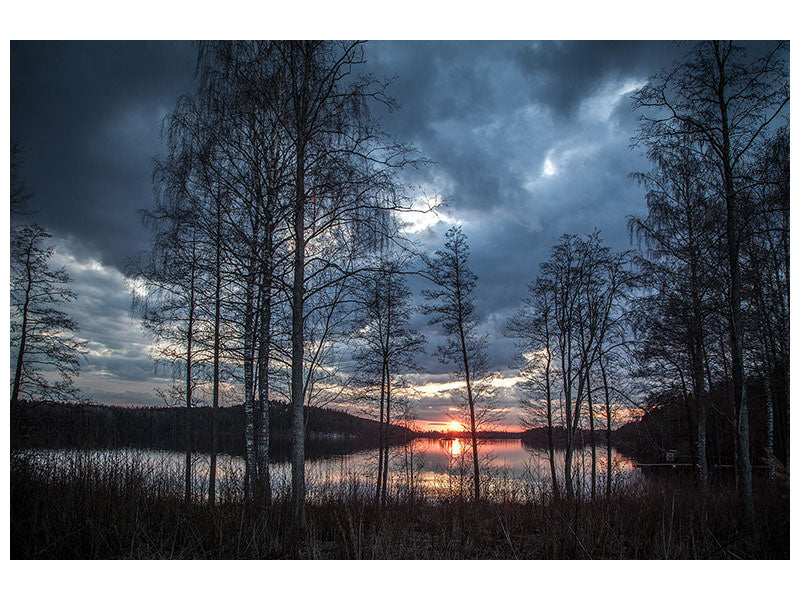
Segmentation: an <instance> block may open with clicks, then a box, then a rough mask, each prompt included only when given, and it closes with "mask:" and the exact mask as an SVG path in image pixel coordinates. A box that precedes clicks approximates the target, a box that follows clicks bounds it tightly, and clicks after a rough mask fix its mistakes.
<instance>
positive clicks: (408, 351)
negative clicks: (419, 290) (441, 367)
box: [352, 258, 425, 506]
mask: <svg viewBox="0 0 800 600" xmlns="http://www.w3.org/2000/svg"><path fill="white" fill-rule="evenodd" d="M404 270H405V266H404V264H403V262H402V261H401V260H398V259H397V258H395V259H382V260H381V262H380V264H379V265H378V266H377V267H376V269H375V270H374V271H372V272H365V273H364V274H363V275H362V276H361V278H360V279H361V282H360V285H359V289H358V292H357V296H358V298H359V300H360V305H361V310H360V311H359V315H358V318H357V324H356V327H355V329H354V333H353V338H352V341H354V342H356V344H357V347H356V349H355V351H354V352H353V358H354V359H355V361H356V365H357V368H358V370H359V372H360V374H361V382H360V383H361V386H359V387H362V388H365V390H366V391H370V390H374V389H375V388H376V387H379V388H380V392H379V401H378V404H379V417H378V418H379V424H380V433H379V438H380V439H379V456H378V477H377V485H376V494H375V499H376V502H378V501H379V502H380V505H381V506H384V505H385V504H386V488H387V479H388V466H389V464H388V463H389V446H390V435H391V427H392V402H393V398H394V396H393V392H394V391H395V389H396V387H397V386H398V378H399V377H401V376H402V375H403V374H404V373H408V372H410V371H411V370H414V369H415V368H416V363H415V360H414V358H415V355H416V354H417V353H418V352H420V351H421V350H422V348H423V344H424V339H425V338H424V337H423V336H422V335H420V334H419V333H417V332H416V331H414V330H412V329H411V328H410V327H409V325H408V322H409V320H410V318H411V311H412V308H411V300H412V295H411V291H410V290H409V289H408V286H407V285H406V284H405V281H404V279H403V271H404ZM378 379H380V385H377V380H378ZM367 395H369V396H371V395H372V394H367ZM398 414H400V413H399V412H398Z"/></svg>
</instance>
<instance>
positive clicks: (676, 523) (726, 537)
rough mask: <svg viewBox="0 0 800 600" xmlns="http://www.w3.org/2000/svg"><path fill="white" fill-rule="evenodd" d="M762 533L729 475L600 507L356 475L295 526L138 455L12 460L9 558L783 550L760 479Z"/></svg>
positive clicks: (652, 554)
mask: <svg viewBox="0 0 800 600" xmlns="http://www.w3.org/2000/svg"><path fill="white" fill-rule="evenodd" d="M756 482H757V485H756V490H755V491H756V501H757V507H758V511H757V531H758V533H757V534H756V535H754V536H747V535H745V534H744V533H743V531H745V529H744V528H743V527H741V523H739V521H738V520H737V516H736V515H737V513H738V511H737V510H736V498H737V497H736V494H735V493H734V490H733V489H731V488H732V485H733V484H732V482H715V483H712V485H711V486H710V488H709V490H708V492H707V493H702V494H701V493H700V492H699V491H698V489H697V487H696V485H695V484H694V483H693V481H692V480H691V479H690V478H687V479H685V480H682V479H680V478H675V477H669V478H667V479H659V478H650V479H648V480H647V481H646V483H645V484H644V485H642V486H638V487H636V488H628V489H625V488H623V489H620V490H618V492H617V493H615V495H614V496H612V498H611V499H605V498H599V499H597V500H596V501H595V502H592V503H589V502H582V501H575V502H567V501H561V502H554V501H551V500H549V499H548V498H547V496H543V497H541V498H540V499H539V500H526V501H514V502H511V501H504V500H503V499H501V498H497V499H490V500H496V501H482V502H480V503H478V504H474V503H472V502H461V501H458V500H457V499H455V498H451V499H448V498H447V497H444V498H438V499H436V501H431V498H425V497H424V496H416V497H414V498H413V499H410V498H407V497H405V499H403V498H404V497H403V496H400V495H397V494H390V496H389V498H388V499H387V504H386V506H385V508H383V509H382V510H379V508H378V507H377V506H376V505H375V504H374V502H373V501H372V500H371V497H370V495H369V494H367V493H365V490H363V489H360V488H359V485H358V484H357V483H352V484H345V485H342V486H340V487H337V488H335V489H330V490H329V491H328V492H327V493H324V494H322V495H320V496H318V500H316V501H315V502H313V503H310V504H308V506H307V512H306V516H307V521H306V527H305V529H304V530H303V532H302V533H300V534H296V533H294V529H293V528H292V526H291V505H290V499H289V497H288V496H285V495H280V494H278V495H276V496H275V500H274V502H273V503H272V505H271V506H270V507H269V509H267V508H265V507H261V506H257V505H255V504H254V503H243V502H242V501H241V500H240V499H239V498H237V497H235V496H234V495H228V496H227V497H226V495H225V493H224V492H223V493H222V494H221V497H220V499H219V501H218V502H217V504H216V506H208V505H206V504H200V503H190V504H188V505H187V504H185V503H184V501H183V496H182V494H181V493H180V491H178V492H175V491H174V487H172V486H171V482H170V481H169V480H168V479H167V478H166V476H164V475H163V474H161V473H156V472H151V471H148V468H147V467H146V466H144V464H143V463H137V462H136V461H135V460H133V461H131V460H123V461H121V462H120V463H119V464H118V465H111V464H107V463H106V464H101V463H100V462H93V461H91V460H76V461H75V462H73V463H71V464H70V465H69V466H68V467H67V468H64V465H61V468H56V465H55V464H54V463H47V462H41V461H39V462H36V461H34V460H32V459H30V458H26V457H24V456H22V455H18V456H14V457H12V461H11V558H13V559H44V558H58V559H96V558H132V559H167V558H179V559H193V558H198V559H217V558H252V559H270V558H274V559H278V558H309V559H311V558H330V559H345V558H362V559H390V558H391V559H438V558H442V559H458V558H486V559H509V558H518V559H565V558H570V559H571V558H576V559H577V558H587V559H588V558H595V559H596V558H609V559H610V558H632V559H656V558H661V559H663V558H668V559H689V558H713V559H722V558H734V559H736V558H744V559H749V558H758V559H765V558H788V557H789V529H788V527H786V523H787V522H788V517H789V508H788V488H786V487H784V484H783V483H781V482H778V484H777V485H776V486H775V487H773V488H770V487H769V486H768V484H767V481H766V480H765V479H760V478H757V479H756Z"/></svg>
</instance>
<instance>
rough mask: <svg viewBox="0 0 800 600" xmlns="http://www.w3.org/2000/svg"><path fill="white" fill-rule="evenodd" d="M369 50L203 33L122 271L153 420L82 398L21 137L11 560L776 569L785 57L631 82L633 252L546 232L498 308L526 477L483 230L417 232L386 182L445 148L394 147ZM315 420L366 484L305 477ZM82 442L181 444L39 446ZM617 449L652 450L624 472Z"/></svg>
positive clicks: (723, 57) (319, 451) (785, 501)
mask: <svg viewBox="0 0 800 600" xmlns="http://www.w3.org/2000/svg"><path fill="white" fill-rule="evenodd" d="M365 48H366V45H365V44H364V43H362V42H340V41H336V42H331V41H297V42H289V41H260V42H238V41H237V42H202V43H198V44H196V45H195V49H196V65H197V66H196V77H195V83H196V89H195V90H194V92H193V93H191V94H189V95H185V96H182V97H180V98H178V99H177V101H176V103H175V105H174V108H173V109H172V110H171V112H170V113H169V114H168V116H167V117H166V119H165V121H164V128H163V141H164V147H165V154H164V155H163V156H162V157H160V158H159V159H158V160H157V161H156V162H155V166H154V172H153V180H154V189H155V193H154V199H153V202H152V206H151V208H150V209H149V210H146V211H144V212H143V214H142V222H143V225H144V226H145V227H146V228H147V230H148V231H149V233H150V239H151V246H150V249H149V251H148V252H146V253H144V254H142V255H140V256H136V257H134V258H133V259H132V260H131V262H130V266H129V269H128V272H127V273H126V274H125V276H126V277H127V278H128V280H129V281H130V282H132V283H131V312H132V315H133V316H134V317H135V318H136V319H137V321H138V322H139V323H140V324H141V325H142V327H143V328H144V329H145V330H146V331H147V332H148V334H149V335H150V336H151V337H152V339H153V340H154V342H153V348H154V351H153V353H154V356H153V358H154V361H155V364H156V368H157V369H158V370H159V372H160V373H161V374H162V375H163V377H165V378H167V379H169V381H170V384H169V385H168V386H164V387H161V388H160V389H159V393H160V395H161V398H162V400H163V402H164V405H165V407H164V408H139V409H135V410H134V409H112V408H111V407H102V408H101V407H97V406H93V405H91V404H86V403H82V402H81V401H83V400H86V398H84V397H83V395H82V394H81V392H80V391H79V390H78V389H77V386H76V385H75V379H76V378H77V377H78V374H79V373H80V365H81V361H82V360H83V356H84V355H85V354H86V353H87V351H88V350H89V347H88V346H87V341H86V340H84V339H82V338H81V337H80V335H79V329H78V325H77V323H76V322H75V320H74V319H73V318H72V317H71V316H70V315H69V312H68V310H67V308H68V306H69V304H70V302H72V300H74V298H75V292H74V291H73V290H72V289H71V287H70V276H69V274H68V273H67V271H66V270H64V269H62V268H60V267H58V266H54V265H53V264H52V257H53V252H54V249H53V246H52V245H50V243H49V241H48V240H49V237H50V234H49V233H48V231H46V230H45V229H44V228H42V227H40V226H38V225H36V224H35V223H34V222H33V217H32V213H31V212H30V210H29V205H30V204H31V203H32V200H31V194H29V193H28V192H27V189H26V186H25V183H24V182H23V181H22V180H21V177H19V176H18V169H17V167H18V165H19V163H20V162H21V161H22V157H23V151H22V149H21V148H17V147H16V146H13V147H12V152H11V160H12V162H11V173H12V182H11V213H12V222H11V363H12V365H11V367H12V368H11V379H12V381H11V395H10V411H11V417H12V419H11V430H12V453H11V556H12V558H261V559H264V558H304V559H309V558H376V559H377V558H495V559H497V558H503V559H505V558H526V559H542V558H615V559H616V558H647V559H650V558H662V559H674V558H683V559H686V558H744V559H754V558H757V559H764V558H788V557H789V527H788V523H789V437H790V430H789V197H790V196H789V112H788V107H789V75H788V44H785V43H775V44H772V47H771V50H769V52H767V53H766V54H761V55H752V53H751V52H750V50H749V49H748V48H745V47H741V46H739V45H737V44H734V43H732V42H718V41H709V42H699V43H697V44H694V45H691V46H690V47H687V48H686V52H685V55H684V57H683V58H682V60H681V61H680V62H677V63H675V64H674V65H672V66H671V67H669V68H667V69H665V70H663V71H660V72H658V73H655V74H652V76H651V77H650V78H649V79H648V80H647V82H646V83H644V84H643V85H642V86H641V87H639V88H638V89H636V90H635V91H633V92H632V94H631V95H630V102H631V103H632V106H633V110H634V111H635V113H636V114H637V116H638V119H639V126H638V128H637V130H636V134H635V136H634V138H633V139H632V140H631V144H632V147H633V148H634V149H635V150H636V151H639V152H642V153H644V154H646V156H647V159H648V161H649V165H650V169H649V170H647V171H644V172H634V173H630V177H631V178H632V179H633V180H634V181H635V182H636V184H637V185H638V186H639V189H640V190H641V196H642V198H643V203H642V212H641V214H639V215H619V219H624V220H625V223H626V225H627V228H628V231H629V233H630V244H629V246H630V248H629V249H627V250H619V249H618V248H617V247H616V246H614V245H612V244H607V243H606V242H605V241H604V239H603V237H602V235H601V233H600V232H599V231H590V232H573V231H563V232H559V233H560V234H561V237H560V238H559V240H558V243H557V244H556V245H554V246H553V247H552V248H551V249H550V252H549V255H548V257H547V259H546V260H545V261H544V262H542V263H541V265H540V266H539V269H538V275H537V276H536V277H535V278H534V280H533V281H531V282H530V284H529V286H528V293H527V295H526V296H525V297H524V298H522V299H520V300H521V302H520V305H519V309H518V310H517V311H516V313H515V314H513V315H511V316H510V317H509V318H508V319H507V322H506V323H504V324H503V331H504V336H505V338H507V339H508V340H511V341H513V343H514V345H515V348H516V354H515V358H514V364H513V365H508V366H509V367H510V368H513V369H514V372H515V377H516V378H518V382H519V383H518V384H517V386H518V389H519V390H521V394H522V395H521V399H520V401H519V406H517V407H516V409H517V410H519V413H520V415H521V418H520V427H521V428H523V429H524V431H523V432H522V433H521V434H519V435H520V436H521V438H522V441H523V442H525V444H528V445H530V446H535V447H536V448H539V449H540V450H541V453H540V454H536V455H535V456H537V457H541V470H542V475H541V477H540V479H537V481H538V482H539V484H537V485H538V487H537V488H536V490H535V493H534V492H533V491H530V492H528V491H524V490H523V489H522V488H521V487H520V488H519V489H513V490H511V489H510V488H511V487H513V486H511V485H510V484H509V486H507V487H505V488H504V487H503V485H504V484H503V482H502V481H501V480H502V474H501V472H500V469H498V468H497V467H496V466H495V465H493V464H492V462H491V460H490V459H489V458H488V457H487V452H488V450H486V449H488V448H491V447H492V446H491V445H489V444H488V443H487V438H489V437H490V433H491V432H495V433H497V436H496V437H498V438H500V437H502V436H503V435H506V434H507V432H502V431H500V430H502V427H500V426H498V422H499V420H500V418H501V416H502V414H503V411H504V410H507V409H505V408H503V407H502V406H501V404H500V401H499V398H498V395H497V390H498V388H499V387H500V386H499V385H498V384H497V378H498V372H497V370H496V368H495V367H494V362H493V361H492V352H493V343H494V340H493V339H492V338H491V337H490V336H489V335H488V334H487V331H488V330H487V324H486V322H485V319H484V315H483V314H481V312H480V310H479V308H480V307H479V305H478V304H477V303H476V300H475V298H476V289H477V288H478V286H480V281H479V280H478V278H477V276H476V274H475V272H474V270H473V266H472V262H471V261H472V254H471V248H470V240H469V239H468V236H467V233H465V229H464V228H463V227H461V226H460V225H458V224H454V225H452V226H451V227H450V228H449V229H448V230H447V231H446V233H445V235H444V238H443V239H441V240H440V241H439V243H438V250H435V251H433V252H426V251H424V249H423V247H422V245H421V244H420V243H419V242H418V240H416V239H415V238H414V236H413V234H412V233H411V232H410V231H409V228H408V227H407V226H406V225H407V222H408V220H407V219H408V218H409V215H416V216H424V215H430V214H434V213H436V211H437V210H438V209H440V208H441V207H440V206H439V202H440V200H439V199H437V198H425V199H424V201H423V202H420V198H419V196H417V195H415V194H414V192H413V190H411V189H409V186H408V185H407V184H406V182H405V180H404V178H403V177H404V174H406V173H408V172H409V171H413V170H415V169H418V168H420V167H421V166H423V165H426V166H428V165H431V164H432V163H433V161H432V160H431V159H429V158H427V157H425V156H422V155H421V153H420V152H419V151H418V150H416V149H415V148H414V147H412V146H411V145H408V144H406V143H404V142H402V141H399V140H397V139H395V138H394V136H390V135H389V134H387V133H385V131H384V129H383V126H382V123H381V121H380V119H379V118H378V117H377V116H376V115H377V114H378V113H380V114H383V113H384V112H385V111H390V110H395V109H396V108H397V107H396V106H395V101H394V100H393V98H392V96H391V86H390V84H391V82H390V81H384V80H381V79H378V78H375V77H372V76H370V75H368V74H367V70H366V67H367V66H368V65H367V59H366V56H367V54H366V50H365ZM408 118H413V115H408ZM626 175H627V174H626ZM420 295H421V297H422V300H423V302H422V304H421V305H418V304H417V300H418V296H420ZM420 322H425V323H426V326H425V327H424V328H419V327H418V326H417V324H418V323H420ZM431 339H432V340H434V342H435V343H436V346H437V349H436V352H435V355H436V357H437V358H438V359H439V360H440V361H441V364H443V365H446V368H447V370H448V372H449V374H450V376H451V381H453V382H455V383H454V386H455V387H456V389H457V393H456V396H457V398H458V402H459V406H458V412H457V413H455V417H456V420H455V423H456V425H457V426H458V428H457V430H456V431H454V432H451V433H450V438H458V439H459V440H464V441H463V451H462V450H459V451H458V452H459V454H458V456H459V460H460V461H461V462H460V465H459V469H460V470H459V471H458V475H457V477H458V485H457V486H455V487H454V484H453V483H452V481H455V479H454V478H455V477H456V475H455V474H450V475H449V476H450V477H451V481H450V483H448V486H449V487H447V488H446V490H445V487H443V486H444V484H441V485H439V484H437V485H439V487H436V488H433V487H427V488H426V487H424V485H423V484H424V478H423V477H421V476H420V475H419V473H421V471H419V469H421V468H422V465H421V464H420V461H421V458H420V457H417V458H416V460H417V463H415V462H414V460H415V456H414V452H416V450H414V448H415V446H413V444H412V443H411V441H412V439H413V438H414V437H415V436H418V435H419V436H422V434H424V431H422V429H423V428H421V427H418V426H417V416H416V415H417V411H418V410H419V409H420V407H419V406H418V404H419V403H418V402H417V399H418V393H417V391H416V389H415V385H414V381H415V379H414V376H415V374H418V373H420V372H421V371H422V369H423V367H421V366H420V364H419V363H420V356H421V355H422V353H423V351H424V349H425V347H426V345H427V344H428V341H429V340H431ZM76 407H80V409H77V408H76ZM167 407H169V408H167ZM59 430H61V431H60V432H59ZM75 431H80V432H82V433H80V435H73V434H74V432H75ZM70 432H73V433H70ZM120 432H125V433H120ZM331 432H336V433H337V434H346V437H348V439H350V442H351V448H350V450H349V451H355V450H356V449H357V450H364V451H365V452H367V451H369V452H370V453H371V454H370V455H369V456H370V457H371V458H370V459H369V460H370V461H371V462H370V470H369V472H368V475H367V476H366V477H367V479H366V482H365V480H362V479H359V480H355V479H353V480H351V481H349V483H347V484H346V485H343V486H340V487H337V488H336V489H335V490H333V489H331V490H329V491H328V492H326V493H320V492H319V491H314V493H313V494H312V493H311V492H310V489H311V485H312V484H311V483H310V481H311V479H312V478H311V477H310V476H309V472H308V470H309V469H311V467H310V466H309V465H310V464H312V462H313V460H315V459H316V458H318V457H319V456H333V455H338V454H347V452H348V451H344V450H336V449H333V448H332V447H328V446H326V445H325V443H326V442H325V436H326V435H328V434H330V433H331ZM429 435H430V437H431V438H432V439H434V438H435V439H439V438H442V437H447V435H446V434H429ZM512 437H516V434H514V436H512ZM74 438H80V439H74ZM112 438H113V439H114V441H113V442H108V440H109V439H112ZM34 439H35V441H32V440H34ZM431 443H433V442H431ZM81 444H83V445H85V446H86V447H89V448H102V447H108V446H112V447H118V448H126V447H142V448H169V449H171V450H175V451H178V452H181V453H183V454H182V456H185V462H184V463H183V464H184V467H183V469H184V471H183V481H181V482H180V484H179V485H177V487H176V486H175V485H174V482H173V483H170V482H169V481H168V480H167V478H166V477H161V476H160V475H159V474H158V472H156V471H154V470H153V469H152V467H150V466H148V464H147V463H146V462H142V459H141V457H136V456H132V457H127V458H126V456H125V455H124V454H122V455H119V456H118V457H117V458H114V459H109V458H101V457H100V455H99V454H98V455H96V456H95V455H92V454H91V453H89V454H86V455H84V454H75V455H69V456H72V457H73V458H70V459H69V461H67V460H66V459H64V464H59V460H61V459H58V458H57V457H55V458H53V457H51V458H47V457H46V456H45V455H42V454H37V453H36V452H34V451H32V449H34V448H42V447H45V448H46V447H52V448H63V447H69V448H75V447H79V446H81ZM320 444H321V445H320ZM459 444H461V442H459ZM401 447H402V448H404V449H403V450H400V448H401ZM448 447H449V446H448ZM500 447H501V446H497V448H500ZM459 448H462V445H459ZM482 449H483V450H482ZM617 450H620V451H624V452H627V453H629V454H630V456H632V457H633V460H635V461H637V462H638V463H642V464H659V465H662V466H667V467H669V468H668V469H661V471H659V473H657V474H655V475H654V474H652V473H650V474H648V473H643V477H641V478H639V479H636V480H635V481H637V482H638V483H636V484H635V485H634V484H632V483H630V481H631V480H629V479H625V477H628V476H627V475H625V476H623V473H622V469H623V467H622V466H620V465H621V460H620V459H619V458H618V457H617V456H616V455H613V454H612V453H613V452H616V451H617ZM409 452H410V453H411V454H409ZM482 452H484V453H483V454H482ZM453 453H455V452H454V451H453ZM223 455H224V456H226V457H227V456H229V455H237V456H241V458H242V461H243V471H242V472H241V473H240V474H239V475H238V477H239V478H238V479H236V480H235V483H234V484H231V477H232V476H231V475H230V474H229V473H228V472H227V471H225V474H224V476H223V475H222V467H221V466H219V465H220V464H221V463H219V462H218V461H221V460H222V457H223ZM43 456H44V458H43ZM58 456H61V455H58ZM64 456H67V455H64ZM93 456H95V458H93ZM102 456H106V455H102ZM532 456H533V455H532ZM205 457H207V464H206V462H203V466H202V471H203V476H202V478H201V477H199V476H198V475H197V468H198V467H197V464H198V463H197V461H198V460H199V459H200V458H202V460H203V461H205V460H206V458H205ZM182 460H183V459H182ZM451 460H452V459H451ZM281 461H283V462H286V461H288V466H287V470H286V473H287V475H286V477H285V478H283V476H281V477H280V478H278V479H280V480H281V484H280V485H278V484H277V483H276V474H275V472H271V470H273V469H275V468H277V467H276V466H275V465H276V463H278V462H281ZM400 461H402V462H400ZM415 464H416V465H417V466H416V467H415V466H414V465H415ZM397 465H402V466H401V467H398V466H397ZM677 465H681V468H680V469H678V468H676V466H677ZM415 468H416V469H418V470H417V471H415V470H414V469H415ZM626 468H627V467H626ZM636 468H637V467H636V466H635V465H634V466H633V467H631V470H633V471H635V470H636ZM218 470H219V476H218ZM639 470H640V471H641V470H642V469H641V468H639ZM399 472H402V476H399V475H398V473H399ZM281 473H283V471H281ZM415 473H417V475H416V476H415ZM448 473H450V472H449V471H448ZM453 473H455V471H453ZM223 480H224V481H223ZM455 489H457V490H458V492H457V493H456V492H454V491H453V490H455ZM315 490H316V488H315ZM666 524H668V525H666ZM665 529H668V531H667V532H665Z"/></svg>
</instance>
